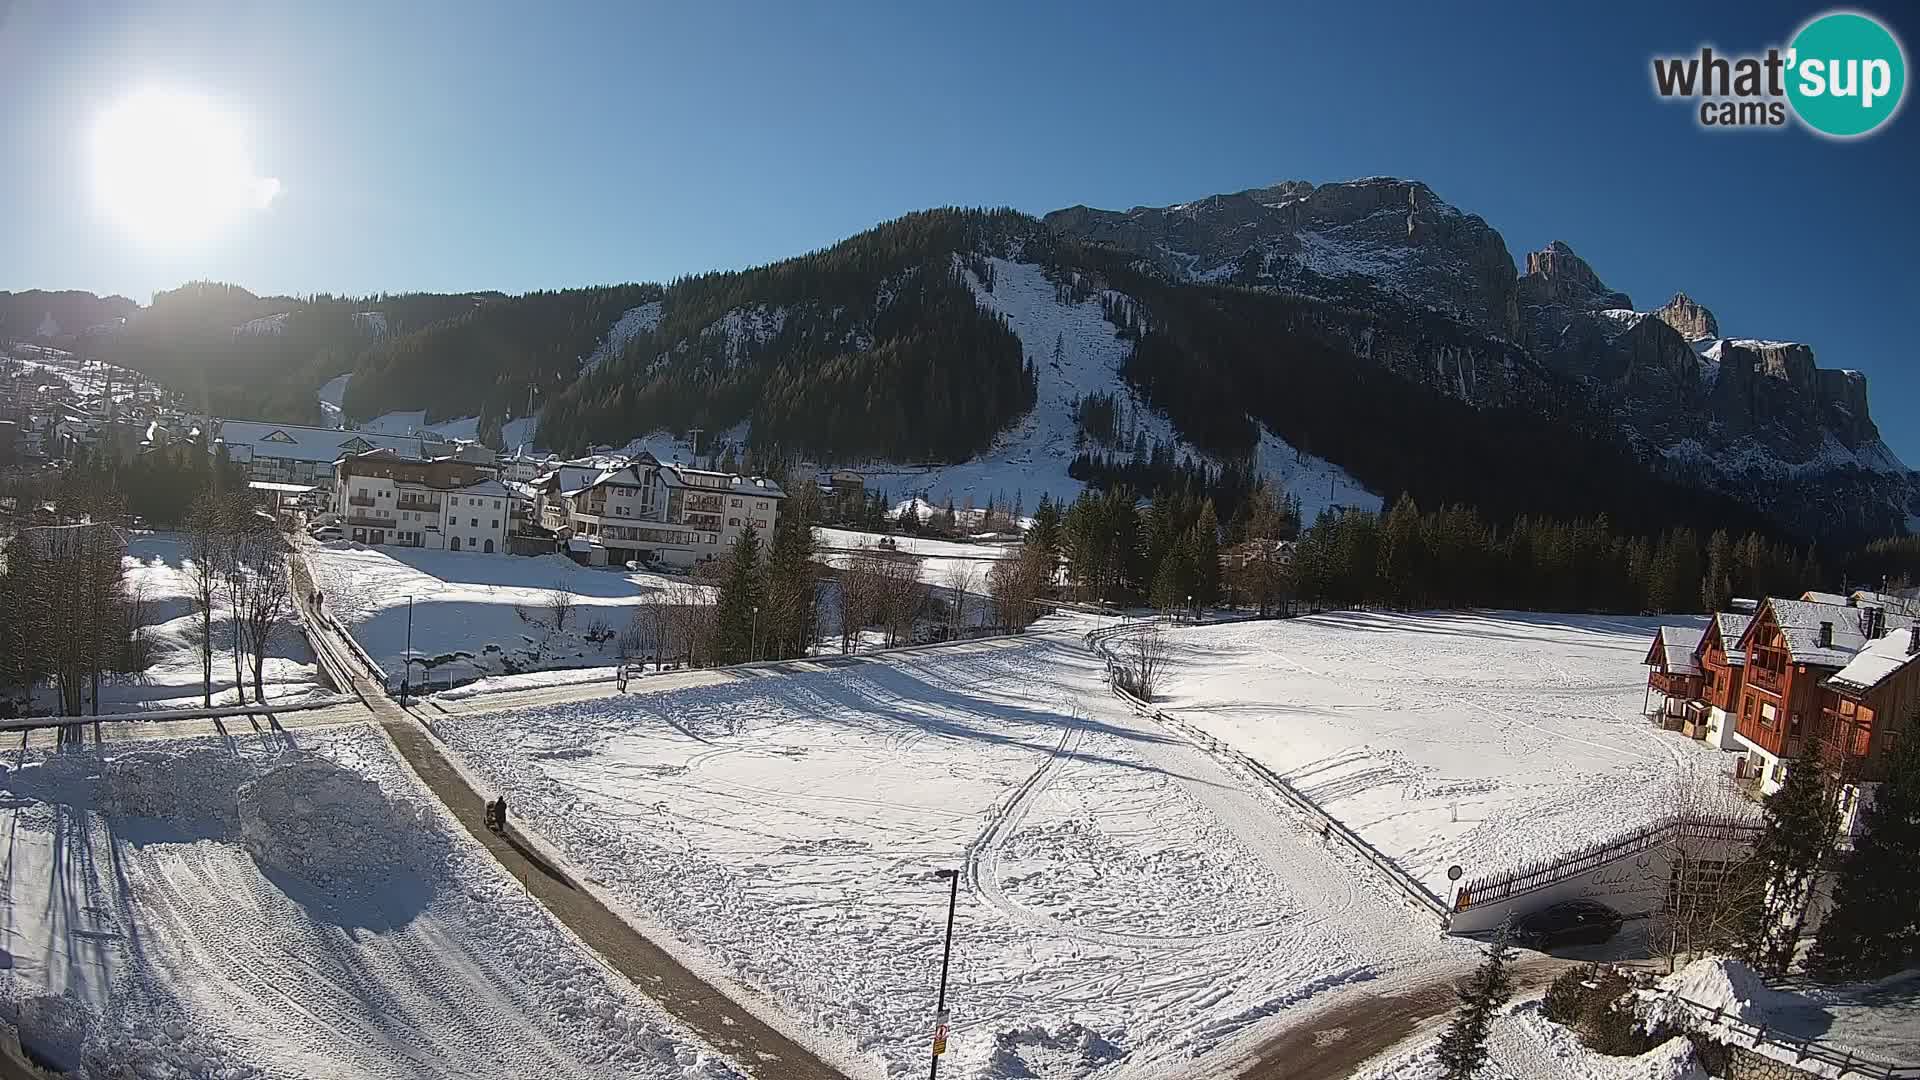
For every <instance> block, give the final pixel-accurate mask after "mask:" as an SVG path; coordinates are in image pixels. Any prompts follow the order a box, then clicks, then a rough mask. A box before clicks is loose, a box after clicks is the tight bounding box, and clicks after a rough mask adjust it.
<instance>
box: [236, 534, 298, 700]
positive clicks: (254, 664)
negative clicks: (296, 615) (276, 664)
mask: <svg viewBox="0 0 1920 1080" xmlns="http://www.w3.org/2000/svg"><path fill="white" fill-rule="evenodd" d="M236 561H237V562H240V563H242V564H243V565H245V567H246V571H247V574H246V577H247V589H246V595H245V597H244V599H245V606H244V607H242V608H241V609H240V610H239V611H238V612H237V613H236V614H237V615H238V616H239V621H240V636H241V639H242V641H243V642H244V644H245V646H246V649H247V657H248V667H249V668H250V670H251V671H252V674H253V700H255V701H257V702H261V703H265V702H266V700H267V692H266V685H265V682H266V680H265V669H266V663H267V649H268V648H269V647H270V646H272V644H273V641H274V639H275V638H276V637H278V636H279V634H280V633H281V631H283V630H284V629H285V628H286V625H287V620H288V619H289V618H290V617H291V616H292V614H293V579H292V577H291V576H290V575H289V574H288V573H287V540H286V537H285V536H283V535H282V534H281V533H279V532H278V531H275V530H272V529H255V530H253V531H251V532H249V533H248V534H247V535H246V537H245V538H244V541H243V542H242V543H241V545H240V546H239V558H238V559H237V560H236ZM241 696H242V697H245V696H246V695H244V694H242V695H241Z"/></svg>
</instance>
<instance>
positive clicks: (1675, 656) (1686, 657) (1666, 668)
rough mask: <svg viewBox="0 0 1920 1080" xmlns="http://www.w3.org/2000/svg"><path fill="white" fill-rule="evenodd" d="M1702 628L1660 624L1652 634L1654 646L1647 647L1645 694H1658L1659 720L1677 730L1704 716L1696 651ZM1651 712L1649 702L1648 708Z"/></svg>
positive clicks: (1669, 727)
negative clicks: (1661, 625)
mask: <svg viewBox="0 0 1920 1080" xmlns="http://www.w3.org/2000/svg"><path fill="white" fill-rule="evenodd" d="M1700 638H1701V631H1700V630H1698V629H1695V628H1694V627H1691V626H1663V627H1661V628H1660V629H1659V630H1658V631H1656V632H1655V633H1654V635H1653V647H1652V648H1650V649H1648V650H1647V658H1646V659H1645V660H1643V661H1641V662H1642V663H1644V664H1646V665H1647V668H1648V671H1647V694H1648V696H1649V697H1651V696H1652V695H1654V694H1658V695H1660V705H1659V716H1660V718H1661V722H1662V723H1663V724H1664V725H1665V726H1666V727H1667V728H1668V729H1669V730H1672V731H1679V730H1680V729H1681V728H1682V727H1683V726H1684V725H1685V724H1687V723H1689V722H1690V721H1692V720H1695V719H1704V713H1703V711H1702V710H1704V708H1705V706H1703V705H1702V704H1701V703H1700V683H1701V672H1700V662H1699V660H1698V659H1696V658H1695V655H1694V654H1695V651H1696V650H1698V649H1699V648H1700ZM1648 711H1650V712H1651V711H1652V708H1651V705H1650V704H1649V710H1648Z"/></svg>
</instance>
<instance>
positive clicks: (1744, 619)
mask: <svg viewBox="0 0 1920 1080" xmlns="http://www.w3.org/2000/svg"><path fill="white" fill-rule="evenodd" d="M1752 622H1753V616H1752V615H1749V614H1745V613H1743V612H1738V611H1722V612H1719V613H1717V614H1715V615H1714V617H1713V632H1714V633H1716V634H1719V635H1720V650H1721V651H1722V652H1724V653H1726V654H1727V663H1728V664H1731V665H1734V666H1736V667H1737V666H1743V665H1745V664H1746V662H1747V651H1746V650H1745V649H1742V648H1741V647H1740V639H1741V638H1743V637H1746V636H1747V627H1748V626H1749V625H1750V624H1751V623H1752ZM1700 643H1701V644H1703V645H1704V644H1706V637H1705V636H1704V635H1702V637H1701V639H1700Z"/></svg>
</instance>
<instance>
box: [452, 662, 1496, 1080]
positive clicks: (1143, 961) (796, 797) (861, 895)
mask: <svg viewBox="0 0 1920 1080" xmlns="http://www.w3.org/2000/svg"><path fill="white" fill-rule="evenodd" d="M1081 629H1084V628H1081ZM1103 675H1104V668H1103V665H1102V664H1101V663H1100V662H1099V661H1097V660H1096V659H1094V658H1093V657H1092V656H1091V655H1090V654H1088V653H1087V651H1086V650H1085V649H1084V648H1083V647H1082V646H1081V644H1080V642H1079V641H1078V640H1077V638H1076V637H1074V636H1073V635H1072V634H1070V633H1066V632H1062V633H1059V634H1055V635H1042V636H1036V637H1033V638H1029V639H1024V640H1018V641H1013V642H982V643H978V644H976V645H969V646H957V647H952V648H948V649H943V650H939V651H937V652H929V653H925V654H908V655H901V656H895V657H892V658H890V659H888V660H887V661H886V662H884V663H873V664H863V665H859V666H857V667H852V668H842V669H837V670H833V671H829V672H822V673H818V674H799V675H788V676H784V677H780V678H769V679H752V680H742V681H734V682H729V683H725V684H721V685H716V686H706V687H700V688H694V689H685V690H675V691H667V692H662V693H658V694H648V695H643V696H636V697H628V698H611V699H603V700H599V701H594V702H585V703H573V704H567V705H558V706H550V707H545V708H538V709H530V710H523V711H519V712H515V713H501V714H490V715H481V716H465V717H461V718H458V719H454V718H446V719H440V720H437V721H436V722H435V723H434V725H433V726H434V727H435V730H436V731H438V732H439V733H440V734H441V736H442V737H443V738H444V739H446V740H447V742H448V743H449V744H450V745H451V746H452V747H453V748H454V749H455V750H456V751H457V752H458V753H459V754H460V755H461V756H462V757H463V758H464V759H465V760H466V762H467V763H468V765H469V767H471V768H473V769H474V771H475V772H476V773H477V774H479V775H480V776H481V777H483V778H484V780H485V782H486V783H489V784H495V785H499V786H500V787H502V789H503V790H505V791H507V792H508V793H509V798H510V799H512V800H513V802H514V805H515V806H516V811H517V813H518V814H519V815H520V816H521V817H522V819H523V820H525V821H527V822H528V824H529V827H530V828H531V829H533V830H535V831H537V832H538V833H540V834H541V835H542V836H544V837H545V838H547V839H548V840H549V841H550V842H552V843H554V844H555V845H556V846H557V847H559V849H560V850H561V851H562V852H563V854H564V855H565V856H566V857H567V858H568V859H570V860H571V861H573V862H574V863H575V864H576V865H579V866H580V867H582V868H583V872H584V873H585V874H586V875H587V876H588V878H589V879H590V880H592V881H594V882H596V883H597V884H599V885H600V886H601V887H603V888H604V889H605V890H606V891H607V892H608V893H609V894H610V895H611V897H612V899H613V901H614V902H615V903H617V904H619V905H621V906H623V907H625V908H627V909H629V911H630V912H631V913H632V914H633V916H634V917H635V918H636V919H638V920H641V921H643V922H644V923H648V924H658V925H659V926H660V927H661V928H662V930H663V932H665V933H667V934H669V935H671V936H672V937H674V938H677V939H678V940H679V941H681V942H682V943H684V944H685V945H686V946H687V947H688V950H689V952H690V953H692V954H693V955H694V956H695V957H696V958H703V962H704V963H705V964H706V965H707V966H709V967H711V968H712V969H714V970H715V971H716V972H718V973H719V974H720V975H721V976H723V977H731V978H735V979H738V980H740V981H742V982H745V983H746V984H748V985H750V986H753V987H755V988H757V989H759V990H762V991H764V992H766V993H767V994H768V995H770V996H771V997H772V998H773V999H774V1000H775V1001H777V1002H779V1003H780V1005H782V1006H783V1007H784V1008H785V1009H786V1010H787V1011H789V1012H790V1013H792V1014H794V1015H795V1016H796V1017H797V1018H799V1020H800V1022H802V1023H805V1024H807V1025H808V1026H810V1027H812V1028H814V1029H816V1030H820V1031H822V1032H824V1033H825V1034H826V1035H827V1036H829V1037H837V1038H844V1039H847V1040H848V1041H850V1042H851V1043H852V1044H854V1045H856V1046H858V1047H859V1048H860V1049H861V1050H862V1051H864V1052H865V1053H866V1054H868V1055H869V1056H871V1057H872V1058H874V1059H877V1060H878V1061H879V1062H881V1063H884V1066H885V1068H886V1069H887V1071H888V1072H889V1073H890V1074H896V1075H907V1074H912V1073H915V1072H917V1071H919V1070H920V1069H922V1068H924V1052H925V1041H924V1040H925V1034H926V1032H927V1031H928V1030H929V1029H930V1026H931V1022H932V1017H931V1015H930V1011H931V1002H930V1000H929V999H928V997H927V993H926V990H927V988H928V987H929V986H931V985H932V984H933V981H934V980H935V979H936V978H937V976H938V965H939V962H940V944H941V936H942V932H943V930H944V924H945V916H946V899H947V888H946V884H945V882H943V881H941V880H940V879H939V878H938V877H937V876H936V875H935V873H934V871H935V870H936V869H940V868H945V867H957V868H959V869H960V870H961V872H962V874H963V884H964V886H965V887H964V888H963V889H962V896H961V900H962V903H961V906H960V911H959V916H958V926H957V928H956V932H955V948H954V959H953V963H954V968H953V990H952V994H951V999H950V1005H951V1007H952V1008H953V1010H954V1018H953V1023H954V1032H955V1034H954V1043H953V1052H952V1054H951V1055H950V1057H949V1059H948V1061H947V1062H945V1063H944V1067H943V1069H942V1071H943V1073H947V1074H949V1075H953V1076H955V1077H976V1078H985V1077H1000V1076H1006V1077H1012V1076H1026V1075H1032V1076H1041V1077H1066V1076H1076V1077H1078V1076H1097V1077H1101V1078H1103V1080H1104V1078H1108V1077H1112V1078H1122V1077H1165V1076H1167V1075H1169V1072H1170V1071H1172V1070H1175V1069H1176V1068H1179V1067H1183V1066H1178V1065H1177V1063H1180V1062H1185V1061H1187V1060H1190V1059H1191V1058H1193V1057H1195V1056H1197V1055H1199V1054H1201V1053H1203V1052H1205V1051H1207V1050H1208V1049H1210V1048H1212V1047H1215V1046H1218V1045H1220V1044H1221V1043H1222V1042H1224V1041H1226V1040H1228V1039H1231V1038H1233V1037H1235V1036H1236V1035H1239V1034H1241V1033H1243V1032H1245V1031H1247V1030H1249V1029H1250V1028H1252V1027H1254V1026H1255V1025H1257V1024H1259V1023H1260V1022H1261V1021H1262V1020H1264V1019H1266V1018H1268V1017H1272V1016H1275V1015H1277V1014H1280V1013H1282V1012H1284V1011H1285V1010H1287V1009H1289V1008H1291V1007H1294V1006H1296V1005H1298V1004H1300V1003H1302V1002H1304V1001H1307V1000H1309V999H1313V998H1316V997H1318V996H1320V995H1324V994H1326V993H1328V992H1332V991H1335V990H1337V989H1338V988H1340V987H1343V986H1347V985H1350V984H1353V983H1358V982H1365V981H1369V980H1372V979H1376V978H1382V977H1387V976H1389V974H1390V973H1397V972H1399V971H1400V970H1402V969H1405V968H1409V967H1421V966H1425V965H1428V964H1431V963H1434V962H1440V961H1446V960H1448V959H1449V958H1452V957H1454V956H1455V954H1456V953H1458V952H1459V951H1460V949H1461V946H1459V944H1458V943H1456V942H1451V941H1445V940H1441V939H1439V937H1438V934H1437V931H1436V929H1435V928H1434V927H1433V925H1432V923H1431V919H1430V918H1426V919H1423V918H1421V917H1420V916H1418V915H1416V914H1415V913H1413V912H1410V911H1409V910H1408V909H1407V908H1405V907H1404V906H1402V905H1400V904H1399V903H1397V902H1395V901H1393V900H1391V899H1388V898H1386V897H1384V896H1382V895H1379V894H1376V893H1375V892H1373V891H1370V890H1369V889H1368V887H1367V886H1366V885H1365V883H1364V879H1357V878H1356V875H1355V871H1354V869H1353V868H1352V867H1350V866H1347V865H1345V864H1344V863H1343V862H1342V861H1341V859H1340V858H1339V856H1338V855H1337V854H1336V853H1334V852H1332V851H1329V850H1328V849H1326V848H1325V847H1323V846H1322V845H1321V843H1320V841H1319V838H1318V837H1317V836H1315V835H1313V834H1310V833H1308V832H1307V831H1306V829H1305V828H1304V827H1303V826H1302V825H1301V824H1300V823H1299V822H1298V821H1297V820H1296V819H1294V818H1293V817H1292V815H1291V813H1290V812H1289V811H1287V810H1286V809H1284V808H1283V807H1282V806H1281V805H1280V804H1278V803H1277V801H1276V800H1274V799H1272V798H1271V797H1270V796H1268V795H1265V794H1263V793H1261V792H1258V791H1256V790H1255V789H1253V788H1252V787H1251V786H1249V785H1246V784H1243V783H1240V782H1238V781H1236V780H1235V779H1234V778H1232V777H1231V776H1228V775H1227V774H1225V773H1224V772H1222V771H1220V769H1219V768H1218V766H1217V765H1215V763H1213V762H1212V760H1211V759H1209V758H1208V757H1206V755H1205V754H1203V753H1202V752H1200V751H1199V750H1198V749H1196V748H1194V747H1192V746H1190V745H1189V744H1187V743H1185V742H1184V741H1176V740H1173V739H1172V738H1170V737H1168V736H1167V735H1166V734H1165V733H1164V732H1162V731H1161V730H1159V728H1158V726H1157V725H1155V724H1153V723H1152V722H1151V721H1149V720H1146V719H1144V718H1141V717H1138V716H1135V715H1134V714H1132V713H1131V712H1130V711H1129V710H1127V709H1126V708H1125V707H1124V706H1123V705H1121V704H1120V702H1119V701H1118V700H1117V699H1115V698H1113V697H1112V696H1111V694H1110V693H1108V691H1107V690H1106V688H1105V686H1104V683H1103ZM1088 1032H1091V1033H1096V1034H1095V1038H1096V1041H1097V1042H1098V1043H1099V1045H1101V1046H1107V1044H1111V1047H1109V1049H1113V1054H1112V1055H1106V1056H1102V1055H1093V1056H1094V1057H1096V1058H1098V1060H1092V1061H1081V1060H1080V1057H1082V1056H1086V1055H1079V1054H1077V1053H1063V1052H1061V1051H1060V1049H1059V1048H1060V1046H1062V1045H1079V1043H1078V1040H1079V1039H1080V1038H1081V1037H1082V1035H1083V1034H1085V1033H1088ZM1114 1048H1117V1049H1114ZM1076 1062H1078V1063H1077V1064H1076ZM1023 1069H1024V1070H1030V1071H1026V1072H1023V1071H1020V1070H1023Z"/></svg>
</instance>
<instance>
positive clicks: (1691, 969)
mask: <svg viewBox="0 0 1920 1080" xmlns="http://www.w3.org/2000/svg"><path fill="white" fill-rule="evenodd" d="M1676 995H1677V996H1679V997H1681V998H1685V999H1686V1000H1687V1001H1691V1002H1693V1003H1694V1004H1695V1005H1701V1006H1704V1007H1706V1008H1707V1009H1719V1010H1720V1011H1721V1012H1722V1013H1725V1014H1726V1015H1728V1016H1731V1017H1733V1018H1734V1019H1738V1020H1744V1021H1746V1022H1747V1023H1749V1024H1755V1025H1765V1024H1767V1023H1768V1021H1770V1020H1771V1019H1772V1018H1773V1017H1774V1016H1776V1015H1779V1014H1781V1013H1784V1012H1787V1011H1791V1010H1794V1009H1798V1008H1802V1007H1804V1006H1805V1005H1806V1001H1805V999H1803V998H1801V997H1799V996H1797V995H1794V994H1787V993H1782V992H1780V991H1778V990H1775V989H1773V988H1772V987H1770V986H1768V985H1767V984H1766V982H1765V981H1764V980H1762V979H1761V978H1760V976H1759V975H1758V974H1756V973H1755V972H1754V970H1753V969H1752V968H1750V967H1748V966H1747V965H1746V964H1745V963H1743V962H1741V961H1739V960H1735V959H1732V958H1730V957H1718V956H1716V957H1708V958H1706V959H1704V960H1695V961H1694V962H1693V963H1691V964H1688V965H1687V966H1686V967H1683V968H1681V969H1680V970H1679V971H1676V972H1674V973H1673V974H1671V975H1669V976H1667V977H1666V978H1664V979H1661V980H1660V986H1659V989H1657V990H1652V991H1648V992H1646V995H1645V997H1646V999H1647V1008H1646V1010H1645V1014H1646V1016H1647V1018H1648V1019H1649V1020H1664V1021H1666V1022H1667V1023H1670V1024H1672V1025H1673V1026H1675V1027H1687V1026H1691V1024H1692V1023H1693V1022H1695V1021H1697V1020H1698V1016H1697V1014H1695V1013H1694V1012H1693V1011H1692V1010H1690V1009H1688V1008H1687V1007H1686V1006H1684V1005H1681V1004H1680V1003H1679V1002H1677V1001H1675V1000H1673V999H1674V997H1675V996H1676Z"/></svg>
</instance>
